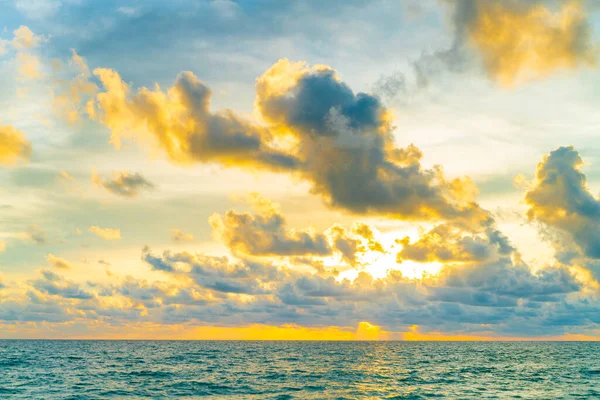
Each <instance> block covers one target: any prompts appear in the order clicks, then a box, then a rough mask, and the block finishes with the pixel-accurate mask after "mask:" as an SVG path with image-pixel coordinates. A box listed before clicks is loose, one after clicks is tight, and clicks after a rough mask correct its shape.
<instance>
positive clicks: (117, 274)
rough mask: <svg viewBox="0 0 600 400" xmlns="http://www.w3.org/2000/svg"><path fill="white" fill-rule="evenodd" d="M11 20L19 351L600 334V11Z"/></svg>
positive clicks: (5, 287) (0, 72)
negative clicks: (49, 345) (134, 342)
mask: <svg viewBox="0 0 600 400" xmlns="http://www.w3.org/2000/svg"><path fill="white" fill-rule="evenodd" d="M0 10H1V12H0V27H4V28H3V30H2V31H0V85H1V86H0V87H1V88H2V90H1V91H0V338H111V339H112V338H131V339H135V338H140V339H142V338H143V339H150V338H157V339H336V340H353V339H369V340H371V339H381V340H385V339H400V340H402V339H404V340H453V339H473V340H489V339H514V340H518V339H558V340H560V339H566V340H570V339H573V340H577V339H590V340H591V339H596V338H599V337H600V284H599V281H600V198H599V197H598V193H599V192H600V111H599V109H598V105H600V91H599V90H598V88H599V87H600V74H599V73H598V72H599V70H598V61H599V59H600V6H599V5H598V4H597V3H596V2H595V1H592V0H589V1H585V0H581V1H578V0H523V1H516V0H505V1H504V0H406V1H397V0H373V1H364V0H356V1H355V0H345V1H342V0H332V1H322V0H321V1H317V0H315V1H313V0H300V1H280V0H235V1H234V0H203V1H191V0H173V1H168V2H167V1H159V0H150V1H142V0H138V1H135V0H131V1H130V0H125V1H117V0H106V1H93V0H0Z"/></svg>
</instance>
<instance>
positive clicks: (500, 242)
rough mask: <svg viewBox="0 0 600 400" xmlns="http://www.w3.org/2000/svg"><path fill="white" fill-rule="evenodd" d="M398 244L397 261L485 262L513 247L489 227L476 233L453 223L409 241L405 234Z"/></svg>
mask: <svg viewBox="0 0 600 400" xmlns="http://www.w3.org/2000/svg"><path fill="white" fill-rule="evenodd" d="M398 243H399V244H401V245H402V250H401V251H400V252H399V253H398V256H397V257H398V262H402V260H413V261H418V262H434V261H439V262H467V261H485V260H490V259H497V258H498V257H501V256H506V255H508V254H510V253H512V252H513V251H514V250H515V249H514V248H513V247H512V246H511V244H510V243H509V242H508V239H507V238H506V237H505V236H504V235H502V233H500V232H499V231H498V230H496V229H495V228H493V227H491V226H490V227H488V228H487V229H485V231H483V232H481V233H477V232H472V231H469V230H465V229H464V227H461V226H459V225H455V224H440V225H437V226H435V227H434V228H432V229H431V230H430V231H429V232H427V233H425V234H424V235H422V236H421V237H420V238H419V239H418V240H417V241H415V242H413V243H411V242H410V238H409V237H405V238H404V239H402V240H399V241H398Z"/></svg>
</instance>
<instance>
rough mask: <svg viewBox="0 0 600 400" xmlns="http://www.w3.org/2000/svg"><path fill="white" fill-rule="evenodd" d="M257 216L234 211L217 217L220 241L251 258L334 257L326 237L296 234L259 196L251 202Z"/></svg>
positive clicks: (214, 220)
mask: <svg viewBox="0 0 600 400" xmlns="http://www.w3.org/2000/svg"><path fill="white" fill-rule="evenodd" d="M251 201H252V203H253V206H254V209H255V211H256V214H250V213H238V212H236V211H233V210H230V211H228V212H227V213H226V214H225V215H219V214H213V215H212V216H211V217H210V218H209V222H210V225H211V226H212V228H213V231H214V232H215V234H216V235H217V237H218V238H219V239H220V240H221V241H223V242H224V243H225V245H227V247H229V248H230V249H231V250H232V251H233V252H234V254H237V253H239V254H248V255H258V256H261V255H280V256H282V255H285V256H292V255H294V256H300V255H328V254H331V253H332V249H331V247H330V245H329V241H328V238H327V236H325V234H323V233H314V232H310V231H296V230H293V229H289V228H287V226H286V220H285V217H284V216H283V215H282V214H281V213H279V212H278V210H277V209H276V205H274V204H273V203H271V202H270V201H269V200H267V199H263V198H261V197H258V196H254V197H252V198H251Z"/></svg>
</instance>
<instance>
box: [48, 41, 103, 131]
mask: <svg viewBox="0 0 600 400" xmlns="http://www.w3.org/2000/svg"><path fill="white" fill-rule="evenodd" d="M56 62H57V66H56V67H55V71H54V74H55V75H56V76H54V82H53V83H54V86H55V89H53V93H52V97H53V108H54V113H55V114H56V115H58V116H59V117H60V118H62V119H63V120H65V121H67V122H69V123H70V124H75V123H76V122H78V121H79V119H80V117H81V115H82V114H84V113H85V112H86V111H85V110H86V105H87V101H88V100H89V98H90V97H91V96H93V95H94V94H95V93H96V92H97V91H98V86H97V85H96V84H95V83H94V82H92V81H90V79H89V78H90V70H89V68H88V66H87V62H86V60H85V58H84V57H82V56H80V55H79V54H77V52H76V51H75V50H73V49H71V59H70V61H69V63H68V67H69V68H65V69H64V71H63V65H62V63H60V62H59V61H56Z"/></svg>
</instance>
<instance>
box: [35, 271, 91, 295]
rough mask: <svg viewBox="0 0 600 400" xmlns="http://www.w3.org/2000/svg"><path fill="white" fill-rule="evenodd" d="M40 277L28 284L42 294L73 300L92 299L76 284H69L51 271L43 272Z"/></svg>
mask: <svg viewBox="0 0 600 400" xmlns="http://www.w3.org/2000/svg"><path fill="white" fill-rule="evenodd" d="M41 275H42V276H41V277H40V278H38V279H36V280H32V281H30V284H31V286H33V287H34V288H35V289H37V290H39V291H40V292H42V293H45V294H49V295H52V296H60V297H62V298H64V299H74V300H89V299H93V298H94V296H93V295H92V294H91V293H89V292H87V291H86V290H84V289H83V288H82V287H81V286H80V285H78V284H77V283H74V282H69V281H67V280H66V279H64V278H63V277H61V276H59V275H57V274H55V273H54V272H52V271H48V270H43V271H41Z"/></svg>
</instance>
